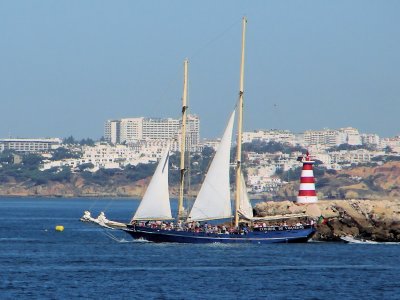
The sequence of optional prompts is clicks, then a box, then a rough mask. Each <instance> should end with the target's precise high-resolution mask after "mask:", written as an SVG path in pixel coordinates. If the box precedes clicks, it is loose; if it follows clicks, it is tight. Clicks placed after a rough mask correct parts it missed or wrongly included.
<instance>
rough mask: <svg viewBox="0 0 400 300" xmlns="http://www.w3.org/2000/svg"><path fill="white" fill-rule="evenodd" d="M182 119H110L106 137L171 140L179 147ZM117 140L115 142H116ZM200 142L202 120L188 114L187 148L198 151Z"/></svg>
mask: <svg viewBox="0 0 400 300" xmlns="http://www.w3.org/2000/svg"><path fill="white" fill-rule="evenodd" d="M181 122H182V121H181V120H180V119H173V118H164V119H163V118H144V117H139V118H124V119H121V120H108V121H107V122H106V123H105V125H104V135H105V139H106V140H107V141H108V142H111V143H127V144H131V143H133V144H134V143H137V142H139V141H143V140H146V141H148V140H160V141H163V140H164V141H170V142H171V144H174V145H173V146H172V148H174V149H179V145H180V134H181V133H180V132H181ZM114 141H115V142H114ZM199 143H200V120H199V117H198V116H196V115H188V117H187V124H186V149H187V150H188V151H197V149H198V147H199Z"/></svg>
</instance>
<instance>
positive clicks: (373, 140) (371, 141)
mask: <svg viewBox="0 0 400 300" xmlns="http://www.w3.org/2000/svg"><path fill="white" fill-rule="evenodd" d="M380 142H381V141H380V138H379V135H377V134H374V133H364V134H361V143H362V144H363V145H367V146H379V144H380Z"/></svg>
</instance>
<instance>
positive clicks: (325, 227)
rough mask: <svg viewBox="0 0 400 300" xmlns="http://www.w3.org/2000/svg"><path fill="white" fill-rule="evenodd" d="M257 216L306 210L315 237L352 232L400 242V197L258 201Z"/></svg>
mask: <svg viewBox="0 0 400 300" xmlns="http://www.w3.org/2000/svg"><path fill="white" fill-rule="evenodd" d="M255 213H256V215H257V216H271V215H280V214H295V213H306V214H307V215H308V216H310V217H311V218H313V219H315V220H316V221H317V223H318V224H317V233H316V234H315V236H314V237H313V238H314V239H315V240H323V241H337V240H340V237H341V236H353V237H356V238H364V239H368V240H374V241H385V242H389V241H390V242H400V200H399V199H392V200H323V201H319V202H318V203H315V204H307V205H298V204H295V203H293V202H291V201H283V202H272V201H269V202H262V203H258V204H257V205H256V207H255Z"/></svg>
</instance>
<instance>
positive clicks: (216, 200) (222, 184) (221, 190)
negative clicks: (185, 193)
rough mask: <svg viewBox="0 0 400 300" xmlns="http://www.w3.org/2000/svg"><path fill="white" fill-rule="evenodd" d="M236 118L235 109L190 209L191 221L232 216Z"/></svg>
mask: <svg viewBox="0 0 400 300" xmlns="http://www.w3.org/2000/svg"><path fill="white" fill-rule="evenodd" d="M234 118H235V111H233V113H232V115H231V117H230V119H229V122H228V125H227V127H226V129H225V132H224V135H223V137H222V140H221V143H220V144H219V146H218V149H217V152H216V153H215V156H214V159H213V161H212V162H211V165H210V168H209V169H208V172H207V175H206V178H205V179H204V182H203V185H202V186H201V188H200V191H199V194H198V195H197V198H196V201H195V202H194V204H193V207H192V210H191V211H190V214H189V217H188V220H189V221H202V220H212V219H224V218H230V217H232V207H231V199H230V185H229V161H230V155H231V142H232V130H233V121H234Z"/></svg>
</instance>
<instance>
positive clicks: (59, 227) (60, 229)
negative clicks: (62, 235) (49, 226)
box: [56, 225, 64, 231]
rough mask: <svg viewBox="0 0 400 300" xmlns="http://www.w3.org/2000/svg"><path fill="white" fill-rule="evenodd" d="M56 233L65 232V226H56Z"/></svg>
mask: <svg viewBox="0 0 400 300" xmlns="http://www.w3.org/2000/svg"><path fill="white" fill-rule="evenodd" d="M56 231H64V226H62V225H57V226H56Z"/></svg>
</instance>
